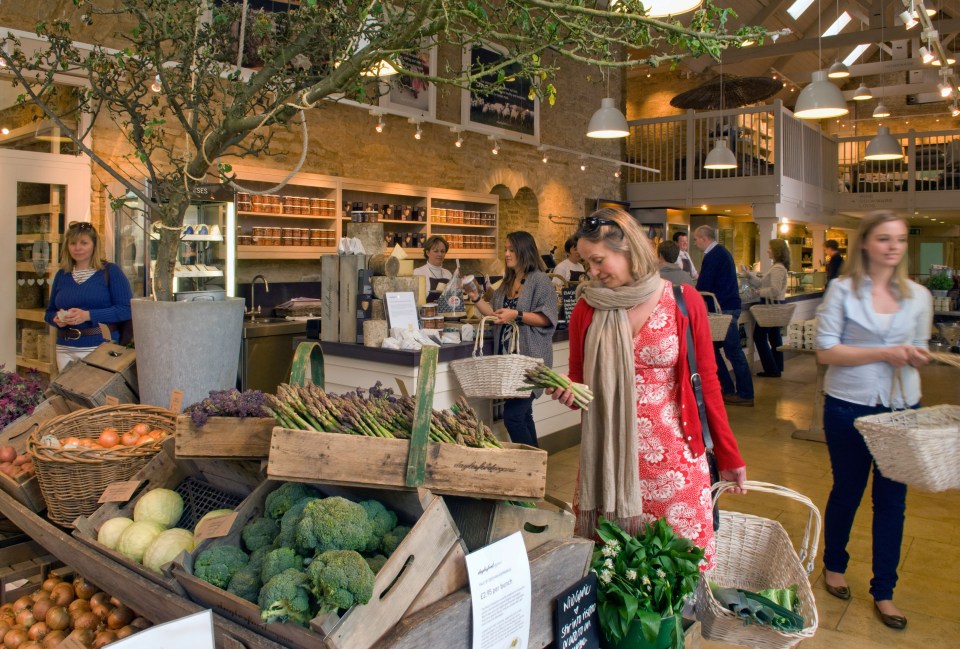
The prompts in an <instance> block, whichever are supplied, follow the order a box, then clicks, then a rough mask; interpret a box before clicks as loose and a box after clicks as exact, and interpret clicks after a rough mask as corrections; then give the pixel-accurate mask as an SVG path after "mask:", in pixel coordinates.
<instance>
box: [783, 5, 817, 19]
mask: <svg viewBox="0 0 960 649" xmlns="http://www.w3.org/2000/svg"><path fill="white" fill-rule="evenodd" d="M812 4H813V0H794V2H793V4H792V5H790V8H789V9H787V13H788V14H790V16H791V17H792V18H793V19H794V20H799V18H800V16H802V15H803V12H804V11H806V10H807V9H809V8H810V5H812Z"/></svg>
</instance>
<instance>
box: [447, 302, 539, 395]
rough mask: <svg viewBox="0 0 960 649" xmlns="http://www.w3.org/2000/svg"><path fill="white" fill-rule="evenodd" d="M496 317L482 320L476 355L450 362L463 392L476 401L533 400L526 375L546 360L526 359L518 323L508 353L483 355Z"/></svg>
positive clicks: (477, 338) (474, 346)
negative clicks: (488, 328)
mask: <svg viewBox="0 0 960 649" xmlns="http://www.w3.org/2000/svg"><path fill="white" fill-rule="evenodd" d="M495 320H496V318H494V317H491V316H487V317H485V318H483V319H481V320H480V326H479V327H478V329H477V334H476V338H474V341H473V356H472V357H471V358H464V359H462V360H459V361H453V362H451V363H450V367H451V368H453V373H454V374H456V375H457V380H458V381H459V382H460V387H461V388H463V393H464V394H465V395H466V396H468V397H470V398H474V399H513V398H515V397H529V396H530V390H529V389H527V390H523V389H521V388H523V387H525V386H526V387H528V388H529V386H528V385H527V384H526V381H525V379H524V373H525V372H526V371H527V370H529V369H533V368H534V367H536V366H537V365H538V364H540V363H541V362H542V361H541V360H540V359H539V358H532V357H530V356H522V355H521V354H519V353H518V352H519V348H520V328H519V327H518V326H517V323H516V322H511V323H510V324H509V325H504V326H510V327H512V328H513V331H512V332H511V335H510V348H509V349H508V350H507V353H506V354H494V355H492V356H484V355H483V340H484V338H483V329H484V326H485V325H486V324H487V323H488V322H493V321H495Z"/></svg>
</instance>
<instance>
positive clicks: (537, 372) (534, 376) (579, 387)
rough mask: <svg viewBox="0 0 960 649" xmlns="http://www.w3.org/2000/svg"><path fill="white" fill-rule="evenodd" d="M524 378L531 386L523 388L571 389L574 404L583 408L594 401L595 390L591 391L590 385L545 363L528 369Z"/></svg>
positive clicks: (586, 408) (585, 408)
mask: <svg viewBox="0 0 960 649" xmlns="http://www.w3.org/2000/svg"><path fill="white" fill-rule="evenodd" d="M524 378H525V379H526V381H525V382H526V384H527V386H529V387H524V388H521V389H523V390H538V389H540V388H553V389H555V390H570V391H571V392H573V405H575V406H577V407H579V408H580V409H581V410H588V407H587V406H589V405H590V402H591V401H593V392H591V391H590V388H589V387H587V386H586V385H584V384H583V383H575V382H573V381H571V380H570V379H568V378H567V377H565V376H564V375H562V374H557V373H556V372H554V371H553V370H552V369H550V368H549V367H547V366H546V365H544V364H543V363H540V364H539V365H537V366H536V367H533V368H531V369H529V370H527V371H526V373H525V374H524Z"/></svg>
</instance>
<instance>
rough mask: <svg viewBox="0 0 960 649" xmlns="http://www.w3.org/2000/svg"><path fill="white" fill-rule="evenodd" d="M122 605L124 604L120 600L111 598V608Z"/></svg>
mask: <svg viewBox="0 0 960 649" xmlns="http://www.w3.org/2000/svg"><path fill="white" fill-rule="evenodd" d="M121 604H123V602H121V601H120V600H119V599H117V598H116V597H115V596H114V597H111V598H110V605H111V606H120V605H121Z"/></svg>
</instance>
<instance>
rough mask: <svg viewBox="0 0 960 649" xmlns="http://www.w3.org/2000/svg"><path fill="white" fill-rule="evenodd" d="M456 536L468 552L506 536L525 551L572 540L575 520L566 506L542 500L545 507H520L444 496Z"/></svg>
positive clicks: (548, 499)
mask: <svg viewBox="0 0 960 649" xmlns="http://www.w3.org/2000/svg"><path fill="white" fill-rule="evenodd" d="M443 500H444V502H446V503H447V509H449V510H450V515H451V516H453V520H454V522H455V523H456V524H457V529H459V530H460V536H461V538H462V539H463V542H464V543H465V544H466V546H467V549H468V550H469V551H470V552H473V551H474V550H479V549H480V548H482V547H484V546H486V545H489V544H491V543H493V542H494V541H499V540H500V539H502V538H504V537H507V536H510V535H511V534H513V533H514V532H520V533H521V534H522V535H523V543H524V545H525V546H526V548H527V551H528V552H529V551H530V550H532V549H534V548H536V547H539V546H541V545H543V544H544V543H546V542H547V541H553V540H560V539H565V538H569V537H571V536H573V528H574V524H575V523H576V518H575V517H574V515H573V512H572V510H571V509H570V507H569V505H567V503H565V502H563V501H560V500H557V499H555V498H553V497H551V496H546V498H545V500H546V502H547V503H549V505H545V504H544V503H540V505H539V506H538V507H535V508H534V507H520V506H518V505H514V504H513V503H509V502H500V501H495V500H485V499H478V498H464V497H460V496H445V497H444V499H443Z"/></svg>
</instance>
